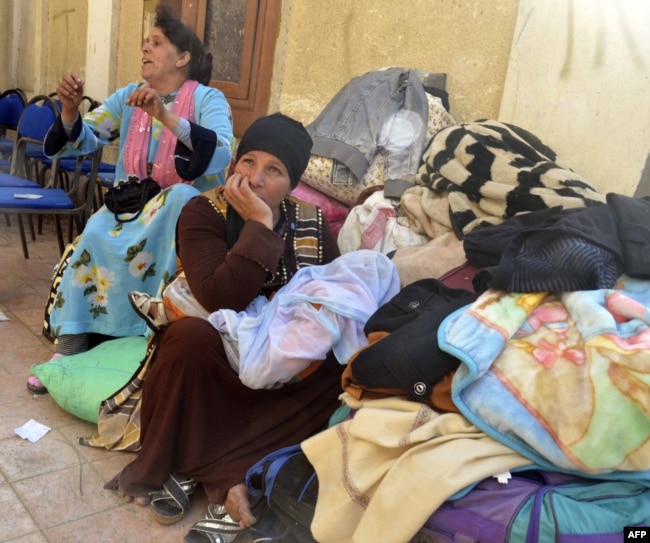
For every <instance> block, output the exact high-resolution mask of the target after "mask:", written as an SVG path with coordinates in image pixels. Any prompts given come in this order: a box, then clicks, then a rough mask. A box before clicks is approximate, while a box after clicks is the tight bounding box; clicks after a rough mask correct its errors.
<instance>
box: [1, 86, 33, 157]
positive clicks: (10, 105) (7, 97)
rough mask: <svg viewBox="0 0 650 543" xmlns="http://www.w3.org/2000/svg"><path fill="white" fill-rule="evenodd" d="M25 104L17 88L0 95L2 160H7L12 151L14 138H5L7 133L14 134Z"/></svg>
mask: <svg viewBox="0 0 650 543" xmlns="http://www.w3.org/2000/svg"><path fill="white" fill-rule="evenodd" d="M26 103H27V98H26V96H25V93H24V92H23V91H22V90H21V89H19V88H15V89H7V90H6V91H4V92H3V93H2V94H0V156H1V157H2V158H3V159H9V158H10V157H11V154H12V152H13V149H14V142H15V138H10V137H7V131H12V132H14V133H15V132H16V128H17V127H18V121H19V120H20V115H21V114H22V112H23V110H24V109H25V104H26ZM3 162H4V161H3ZM7 164H9V161H8V162H7Z"/></svg>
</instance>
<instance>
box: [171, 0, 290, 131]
mask: <svg viewBox="0 0 650 543" xmlns="http://www.w3.org/2000/svg"><path fill="white" fill-rule="evenodd" d="M161 1H162V2H164V3H166V4H171V5H172V6H173V7H174V8H176V9H177V10H178V11H179V12H180V13H181V15H182V18H183V21H184V22H185V23H186V24H188V25H189V26H191V27H192V28H194V30H195V32H196V33H197V35H198V36H199V38H201V39H202V40H203V43H204V44H205V48H206V50H207V51H209V52H211V53H212V55H213V56H214V61H213V70H212V80H211V81H210V85H212V86H213V87H216V88H218V89H220V90H221V91H222V92H223V93H224V94H225V96H226V98H227V99H228V102H229V103H230V107H231V108H232V112H233V121H234V131H235V136H241V135H242V134H243V132H244V131H245V130H246V128H247V127H248V126H249V125H250V124H251V123H252V122H253V121H254V120H255V119H257V118H258V117H261V116H263V115H266V114H267V113H268V106H269V100H270V97H271V79H272V76H273V62H274V60H273V56H274V53H275V41H276V38H277V33H278V28H279V24H280V8H281V0H198V1H197V0H161Z"/></svg>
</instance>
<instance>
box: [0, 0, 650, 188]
mask: <svg viewBox="0 0 650 543" xmlns="http://www.w3.org/2000/svg"><path fill="white" fill-rule="evenodd" d="M277 1H278V2H280V1H281V10H282V11H281V25H280V31H279V35H278V41H277V46H276V58H275V62H274V78H273V83H272V98H271V104H270V111H277V110H281V111H283V112H285V113H287V114H289V115H293V116H294V117H296V118H298V119H300V120H301V121H303V122H305V123H308V122H310V121H311V120H313V119H314V118H315V117H316V115H318V113H319V112H320V111H321V110H322V108H323V107H324V106H325V105H326V104H327V103H328V102H329V100H330V99H331V98H332V97H333V96H334V94H336V92H337V91H338V90H339V89H340V88H341V87H342V86H343V85H345V84H346V83H347V82H348V81H349V80H350V79H351V78H353V77H355V76H358V75H361V74H363V73H365V72H367V71H370V70H375V69H379V68H383V67H386V66H404V67H412V68H420V69H425V70H429V71H433V72H445V73H447V74H448V79H447V90H448V92H449V95H450V104H451V112H452V114H453V116H454V118H455V119H456V121H458V122H464V121H471V120H475V119H477V118H481V117H486V118H495V119H501V120H507V121H510V122H514V123H515V124H520V125H521V126H523V127H525V128H527V129H528V130H530V131H531V132H533V133H535V134H537V135H538V136H540V137H541V138H542V139H543V140H544V141H546V142H547V143H548V144H549V145H551V147H553V148H555V149H556V150H557V151H558V152H559V153H560V154H561V156H562V157H563V158H564V161H565V163H566V164H567V165H568V166H570V167H573V168H574V169H576V170H577V171H578V172H579V173H581V174H582V175H584V176H585V177H587V178H588V179H590V180H593V182H594V184H595V185H596V186H597V187H598V188H599V189H600V190H601V191H609V190H613V191H616V192H624V193H628V194H632V193H637V194H640V193H641V192H643V193H644V194H648V193H650V150H649V149H648V142H649V141H650V133H649V131H650V123H648V119H649V118H650V94H649V93H648V88H650V85H649V83H650V75H649V73H650V35H649V34H648V32H647V23H648V21H649V20H650V2H648V1H647V0H571V1H567V0H491V1H490V2H487V1H485V0H406V1H405V2H394V1H387V0H330V1H329V2H326V3H323V2H321V1H320V0H277ZM155 3H156V0H28V1H26V0H1V1H0V17H1V18H2V20H3V21H8V22H9V24H7V25H6V28H11V32H5V33H4V35H3V36H2V37H0V89H5V88H9V87H13V86H20V87H22V88H23V89H24V90H25V91H26V92H27V93H28V94H30V95H33V94H36V93H49V92H52V91H53V90H54V89H55V88H56V84H57V82H58V80H59V78H60V76H61V74H62V73H63V71H64V70H67V69H77V68H85V73H86V76H87V79H89V80H92V81H89V87H88V88H89V89H91V88H92V93H93V94H92V96H93V97H95V98H97V99H99V100H103V99H104V98H105V97H106V96H107V95H108V94H109V93H110V92H111V91H112V90H113V89H114V88H116V87H119V86H121V85H124V84H126V83H128V82H129V81H133V80H137V79H138V78H139V77H140V57H141V54H140V46H141V43H142V39H143V18H144V13H145V11H150V10H151V9H152V6H155ZM88 76H90V77H88ZM621 172H623V173H621ZM640 191H641V192H640Z"/></svg>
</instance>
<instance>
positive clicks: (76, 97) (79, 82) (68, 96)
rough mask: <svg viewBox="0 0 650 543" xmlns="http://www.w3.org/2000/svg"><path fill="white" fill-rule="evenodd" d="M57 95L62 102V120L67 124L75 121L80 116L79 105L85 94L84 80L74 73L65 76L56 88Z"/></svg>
mask: <svg viewBox="0 0 650 543" xmlns="http://www.w3.org/2000/svg"><path fill="white" fill-rule="evenodd" d="M56 94H57V96H58V97H59V100H60V101H61V118H62V119H63V120H64V121H65V122H72V121H74V120H75V119H76V118H77V115H78V114H79V104H81V99H82V98H83V94H84V80H83V78H82V77H81V76H80V75H79V74H77V73H73V72H70V73H69V74H65V75H64V76H63V79H61V82H60V83H59V86H58V87H57V88H56Z"/></svg>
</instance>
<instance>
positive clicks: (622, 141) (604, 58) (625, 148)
mask: <svg viewBox="0 0 650 543" xmlns="http://www.w3.org/2000/svg"><path fill="white" fill-rule="evenodd" d="M649 28H650V2H647V1H646V0H572V1H571V2H567V1H566V0H521V2H520V13H519V18H518V23H517V30H516V33H515V34H516V37H515V40H514V41H513V46H512V54H511V56H510V65H509V70H508V76H507V79H506V87H505V91H504V96H503V101H502V105H501V109H500V112H499V118H500V119H502V120H504V121H510V122H513V123H515V124H518V125H520V126H523V127H524V128H528V129H529V130H531V131H533V132H534V133H535V134H536V135H537V136H539V137H540V138H542V139H543V140H544V142H545V143H547V144H548V145H549V146H550V147H551V148H553V149H554V150H555V151H556V152H557V153H558V154H559V155H560V157H561V158H562V159H563V161H564V162H565V163H566V165H567V166H569V167H570V168H572V169H573V170H575V171H576V172H578V173H579V174H580V175H582V176H583V177H585V178H586V179H587V180H589V181H590V182H591V183H592V184H593V185H595V186H596V187H597V188H598V189H599V190H600V191H601V192H605V191H614V192H619V193H623V194H629V195H632V194H634V193H635V192H636V193H637V194H641V193H643V194H650V172H648V164H650V34H649V32H648V29H649ZM549 36H552V39H549ZM542 43H543V44H545V46H544V47H540V44H542ZM644 169H645V174H644Z"/></svg>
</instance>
